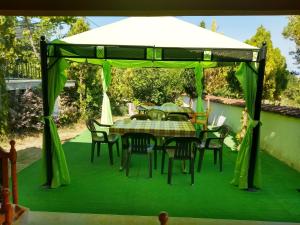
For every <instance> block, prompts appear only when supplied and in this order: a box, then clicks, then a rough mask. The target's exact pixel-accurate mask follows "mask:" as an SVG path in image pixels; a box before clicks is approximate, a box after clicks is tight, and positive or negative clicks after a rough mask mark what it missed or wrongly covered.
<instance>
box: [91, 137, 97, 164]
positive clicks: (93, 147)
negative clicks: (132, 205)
mask: <svg viewBox="0 0 300 225" xmlns="http://www.w3.org/2000/svg"><path fill="white" fill-rule="evenodd" d="M95 144H96V143H95V142H94V141H93V142H92V149H91V162H93V161H94V151H95Z"/></svg>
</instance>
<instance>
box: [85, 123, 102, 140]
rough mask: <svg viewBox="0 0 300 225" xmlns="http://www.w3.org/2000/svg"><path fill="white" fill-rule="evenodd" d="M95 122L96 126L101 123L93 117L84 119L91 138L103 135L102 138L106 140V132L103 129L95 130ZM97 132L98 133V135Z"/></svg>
mask: <svg viewBox="0 0 300 225" xmlns="http://www.w3.org/2000/svg"><path fill="white" fill-rule="evenodd" d="M95 124H97V125H98V126H100V125H101V124H99V123H98V122H97V121H96V120H95V119H88V120H87V121H86V126H87V128H88V129H89V131H90V132H91V136H92V139H94V138H99V137H101V136H103V137H104V140H107V134H106V132H105V131H97V130H96V127H95ZM98 133H99V134H100V135H98ZM101 134H102V135H101Z"/></svg>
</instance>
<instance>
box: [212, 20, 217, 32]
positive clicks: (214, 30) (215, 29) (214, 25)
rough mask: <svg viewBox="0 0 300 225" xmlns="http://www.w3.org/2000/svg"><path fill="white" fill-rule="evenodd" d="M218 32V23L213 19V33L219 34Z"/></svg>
mask: <svg viewBox="0 0 300 225" xmlns="http://www.w3.org/2000/svg"><path fill="white" fill-rule="evenodd" d="M217 30H218V24H217V21H216V20H215V19H213V20H212V22H211V31H213V32H217Z"/></svg>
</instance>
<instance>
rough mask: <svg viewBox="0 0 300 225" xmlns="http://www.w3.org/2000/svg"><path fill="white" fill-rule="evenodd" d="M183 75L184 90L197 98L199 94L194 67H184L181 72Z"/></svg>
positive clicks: (191, 96)
mask: <svg viewBox="0 0 300 225" xmlns="http://www.w3.org/2000/svg"><path fill="white" fill-rule="evenodd" d="M181 77H182V84H183V89H184V92H185V93H186V94H187V95H188V96H189V97H190V98H192V99H193V98H197V97H198V95H197V92H196V78H195V72H194V69H184V70H183V71H182V73H181Z"/></svg>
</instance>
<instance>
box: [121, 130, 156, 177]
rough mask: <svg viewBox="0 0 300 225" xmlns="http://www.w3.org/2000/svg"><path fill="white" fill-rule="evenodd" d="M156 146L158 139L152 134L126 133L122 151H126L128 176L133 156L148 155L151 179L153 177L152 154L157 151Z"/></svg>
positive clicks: (123, 138)
mask: <svg viewBox="0 0 300 225" xmlns="http://www.w3.org/2000/svg"><path fill="white" fill-rule="evenodd" d="M155 146H156V138H155V137H154V136H153V135H152V134H148V133H125V134H124V135H123V136H122V151H123V152H124V151H126V159H125V166H126V176H128V175H129V167H130V161H131V155H132V154H146V155H148V157H149V177H152V154H153V151H155ZM122 155H123V154H122ZM122 161H123V159H122ZM122 165H124V162H123V163H122Z"/></svg>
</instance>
